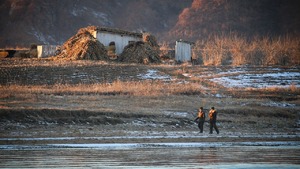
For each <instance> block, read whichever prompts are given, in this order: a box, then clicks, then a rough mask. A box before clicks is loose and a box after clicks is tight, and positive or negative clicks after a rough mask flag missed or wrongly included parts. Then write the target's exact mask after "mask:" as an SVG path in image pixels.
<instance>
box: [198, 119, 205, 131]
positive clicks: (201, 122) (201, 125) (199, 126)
mask: <svg viewBox="0 0 300 169" xmlns="http://www.w3.org/2000/svg"><path fill="white" fill-rule="evenodd" d="M203 124H204V121H201V120H199V122H198V128H199V129H200V133H203Z"/></svg>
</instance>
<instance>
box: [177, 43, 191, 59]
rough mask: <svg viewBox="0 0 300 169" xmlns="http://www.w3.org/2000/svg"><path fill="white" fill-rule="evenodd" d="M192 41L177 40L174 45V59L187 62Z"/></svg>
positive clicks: (189, 57)
mask: <svg viewBox="0 0 300 169" xmlns="http://www.w3.org/2000/svg"><path fill="white" fill-rule="evenodd" d="M192 44H193V43H192V42H188V41H183V40H179V41H176V45H175V60H176V61H179V62H187V61H191V59H192Z"/></svg>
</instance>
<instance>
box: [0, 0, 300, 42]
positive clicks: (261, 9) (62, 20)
mask: <svg viewBox="0 0 300 169" xmlns="http://www.w3.org/2000/svg"><path fill="white" fill-rule="evenodd" d="M299 5H300V3H299V1H297V0H287V1H286V0H254V1H246V0H242V1H239V0H212V1H211V0H184V1H183V0H164V1H161V0H151V1H147V0H139V1H134V0H113V1H111V0H85V1H74V0H60V1H58V0H53V1H44V0H4V1H1V2H0V21H1V23H3V24H2V26H1V28H0V47H1V48H5V47H13V48H16V47H18V46H19V47H29V46H30V44H31V43H37V44H62V43H63V42H65V41H66V40H67V39H68V38H69V37H71V36H72V35H73V34H74V33H75V32H76V31H77V30H78V29H79V28H82V27H86V26H90V25H96V26H106V27H113V28H120V29H125V30H128V31H138V32H139V31H148V32H150V33H152V34H154V35H155V36H156V37H158V40H159V41H160V42H164V41H166V42H168V43H173V42H174V41H175V40H178V39H185V40H190V41H196V40H203V39H204V38H207V37H209V36H211V35H214V36H215V35H228V34H232V33H236V34H238V35H243V36H246V37H247V38H249V37H250V38H251V37H254V36H268V37H274V36H275V37H278V36H279V35H280V36H282V35H286V34H289V35H293V36H295V35H297V36H298V35H299V30H300V21H299V20H300V19H299V12H298V9H299Z"/></svg>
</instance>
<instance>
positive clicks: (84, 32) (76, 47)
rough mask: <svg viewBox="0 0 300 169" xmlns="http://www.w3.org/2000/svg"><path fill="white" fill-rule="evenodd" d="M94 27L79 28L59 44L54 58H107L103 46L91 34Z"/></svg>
mask: <svg viewBox="0 0 300 169" xmlns="http://www.w3.org/2000/svg"><path fill="white" fill-rule="evenodd" d="M95 29H96V27H95V26H90V27H86V28H81V29H80V30H79V31H78V33H77V34H76V35H74V36H73V37H71V38H70V39H69V40H68V41H66V42H65V43H64V44H63V45H62V46H61V48H60V53H59V54H58V55H57V56H55V60H56V59H58V60H59V59H62V60H108V56H107V50H106V48H105V46H104V45H103V44H102V43H100V42H99V41H98V40H97V39H96V38H94V37H93V35H92V31H94V30H95Z"/></svg>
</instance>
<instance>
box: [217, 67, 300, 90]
mask: <svg viewBox="0 0 300 169" xmlns="http://www.w3.org/2000/svg"><path fill="white" fill-rule="evenodd" d="M263 71H266V72H265V73H264V72H262V73H258V72H257V71H256V72H250V71H246V70H245V71H244V70H242V69H241V68H239V69H237V70H236V71H235V69H233V70H232V69H230V70H228V71H227V72H220V73H218V75H224V76H223V77H216V78H212V79H211V81H213V82H216V83H219V84H222V85H223V86H224V87H228V88H234V87H237V88H268V87H290V86H291V85H294V86H295V87H300V72H295V71H296V70H295V69H290V70H289V69H288V70H284V69H279V68H276V69H274V68H272V69H267V70H263ZM267 71H277V72H267Z"/></svg>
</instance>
